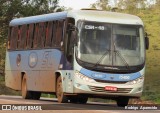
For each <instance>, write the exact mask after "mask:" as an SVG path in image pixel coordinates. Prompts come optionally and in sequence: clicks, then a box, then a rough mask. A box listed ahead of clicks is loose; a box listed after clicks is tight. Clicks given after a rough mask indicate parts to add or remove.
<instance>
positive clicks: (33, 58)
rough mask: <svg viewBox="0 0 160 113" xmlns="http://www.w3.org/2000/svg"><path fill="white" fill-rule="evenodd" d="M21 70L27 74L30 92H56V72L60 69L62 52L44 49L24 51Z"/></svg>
mask: <svg viewBox="0 0 160 113" xmlns="http://www.w3.org/2000/svg"><path fill="white" fill-rule="evenodd" d="M21 56H22V62H21V64H22V65H21V70H22V69H23V70H24V72H26V75H27V76H28V78H27V87H28V90H30V91H42V92H55V84H56V82H55V81H56V77H55V75H54V74H55V70H57V69H58V67H59V64H60V59H61V51H60V50H58V49H43V50H31V51H24V52H23V53H22V54H21Z"/></svg>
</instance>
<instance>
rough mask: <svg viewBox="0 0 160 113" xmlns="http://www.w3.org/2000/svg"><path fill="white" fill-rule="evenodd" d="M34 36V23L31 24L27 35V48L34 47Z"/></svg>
mask: <svg viewBox="0 0 160 113" xmlns="http://www.w3.org/2000/svg"><path fill="white" fill-rule="evenodd" d="M33 37H34V24H30V25H29V29H28V37H27V48H28V49H30V48H33Z"/></svg>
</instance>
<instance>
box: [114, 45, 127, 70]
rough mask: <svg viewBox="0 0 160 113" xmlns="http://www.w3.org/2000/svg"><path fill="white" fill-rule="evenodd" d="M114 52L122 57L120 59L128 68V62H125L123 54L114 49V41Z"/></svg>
mask: <svg viewBox="0 0 160 113" xmlns="http://www.w3.org/2000/svg"><path fill="white" fill-rule="evenodd" d="M114 52H115V53H117V54H118V56H119V57H120V58H121V59H122V61H123V62H124V64H125V65H126V67H127V68H128V69H130V66H129V64H128V63H127V61H126V60H125V59H124V58H123V56H122V55H121V54H120V52H119V51H118V50H116V46H115V42H114Z"/></svg>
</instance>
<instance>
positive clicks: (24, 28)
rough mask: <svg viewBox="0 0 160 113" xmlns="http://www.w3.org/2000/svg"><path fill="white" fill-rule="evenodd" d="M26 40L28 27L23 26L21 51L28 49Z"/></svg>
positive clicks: (21, 30)
mask: <svg viewBox="0 0 160 113" xmlns="http://www.w3.org/2000/svg"><path fill="white" fill-rule="evenodd" d="M26 38H27V25H23V26H21V28H20V45H19V47H18V48H19V49H24V48H25V47H26Z"/></svg>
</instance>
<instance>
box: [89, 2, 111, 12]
mask: <svg viewBox="0 0 160 113" xmlns="http://www.w3.org/2000/svg"><path fill="white" fill-rule="evenodd" d="M91 7H92V8H95V9H100V10H110V9H111V7H110V5H109V0H98V1H97V2H96V3H93V4H91Z"/></svg>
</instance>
